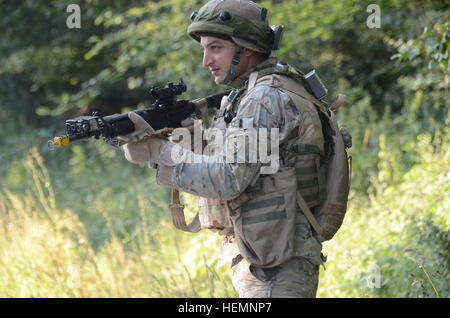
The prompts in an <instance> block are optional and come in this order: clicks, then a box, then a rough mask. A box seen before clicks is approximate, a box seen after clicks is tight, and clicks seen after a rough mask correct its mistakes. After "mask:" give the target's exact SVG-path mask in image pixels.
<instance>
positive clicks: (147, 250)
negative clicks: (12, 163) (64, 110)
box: [0, 135, 450, 297]
mask: <svg viewBox="0 0 450 318" xmlns="http://www.w3.org/2000/svg"><path fill="white" fill-rule="evenodd" d="M409 147H410V148H411V149H414V151H415V152H416V156H417V158H416V163H415V165H414V166H413V167H412V168H411V169H409V171H408V172H407V173H405V174H403V175H401V176H398V177H397V179H399V180H398V181H397V182H391V181H390V180H391V178H390V177H389V171H391V169H392V160H391V159H389V156H385V153H384V152H386V145H385V140H384V137H383V136H382V135H380V137H379V148H380V150H379V153H378V155H379V162H378V167H379V171H378V174H377V175H376V177H374V178H373V179H372V181H371V182H372V188H373V191H370V195H369V196H366V195H363V194H361V193H357V192H352V193H351V200H350V205H349V210H348V215H347V216H346V219H345V221H344V225H343V227H342V228H341V230H340V231H339V232H338V234H337V235H336V236H335V238H333V239H332V240H331V241H329V242H325V243H324V253H325V254H326V255H327V256H328V261H327V263H326V264H325V265H326V270H323V269H321V273H320V283H319V290H318V297H448V296H449V287H448V283H447V282H448V280H449V278H450V277H449V272H448V265H449V264H448V263H449V255H448V251H449V250H450V249H449V241H450V240H449V238H450V237H449V236H450V235H449V233H450V232H449V216H448V211H449V209H450V200H449V197H448V193H450V191H449V190H450V189H449V188H450V173H449V171H450V169H449V162H450V148H449V143H448V140H447V136H446V135H443V136H441V137H439V138H434V139H433V140H432V139H431V137H430V136H428V135H422V136H420V137H419V138H417V140H416V141H414V142H413V143H412V144H411V145H409ZM76 151H81V152H83V155H81V154H79V155H78V156H81V159H79V158H78V159H77V160H78V161H77V163H76V165H73V166H72V168H73V169H75V168H76V167H78V165H80V164H81V165H82V164H83V160H87V161H86V162H89V160H88V159H86V158H87V157H88V156H89V154H88V151H85V150H76ZM102 151H107V150H102ZM83 156H84V157H85V159H83ZM111 156H112V157H114V156H116V155H115V154H113V155H111ZM117 156H119V154H118V155H117ZM113 159H115V160H117V158H113ZM113 159H111V160H113ZM22 164H23V169H24V172H23V175H24V176H25V177H26V179H27V180H28V182H27V183H26V186H24V188H23V189H21V190H20V191H19V190H11V189H9V188H7V187H5V188H3V189H2V192H1V196H0V220H1V226H0V296H1V297H236V296H237V294H236V292H235V291H234V290H233V287H232V284H231V280H230V276H229V267H228V266H225V267H223V268H218V267H217V257H218V247H219V240H220V238H219V236H218V235H217V234H214V233H211V232H209V231H201V232H200V233H199V234H191V233H184V232H181V231H178V230H175V228H174V227H173V225H172V224H171V221H170V216H169V214H168V208H167V189H162V190H161V189H159V191H160V192H155V191H157V188H156V186H155V185H154V180H153V172H151V170H149V169H147V168H140V167H137V166H134V165H128V166H124V169H123V170H122V171H117V175H115V177H117V178H118V179H119V180H122V181H121V182H117V184H111V188H112V190H111V189H109V190H108V189H105V190H104V191H100V190H99V191H98V192H94V193H95V195H93V197H92V198H90V199H89V198H88V199H87V201H85V202H87V203H84V205H83V203H82V202H83V200H84V199H85V198H86V196H87V194H88V192H89V191H93V190H92V188H88V189H83V187H82V185H86V184H87V183H86V182H88V183H89V182H95V177H96V175H95V173H94V172H92V171H93V170H91V169H105V176H106V175H107V174H108V173H111V171H110V169H112V168H111V167H110V168H108V167H107V166H102V164H101V163H100V164H99V166H100V168H99V167H98V166H94V165H89V164H88V165H85V166H83V167H84V168H83V169H81V168H80V170H79V171H75V172H74V171H71V173H70V176H72V177H73V176H74V175H78V176H79V180H80V182H81V185H78V186H74V189H80V190H79V193H77V191H74V190H73V188H71V186H66V188H64V189H65V190H66V191H68V192H70V193H65V194H62V193H61V188H59V190H55V189H54V188H53V184H59V183H61V182H63V181H64V179H59V180H58V178H57V176H58V174H56V173H54V171H53V172H52V173H49V172H48V171H47V168H46V164H45V163H44V159H43V157H42V156H41V154H40V153H39V151H37V150H36V149H34V150H32V151H31V152H30V153H29V154H28V156H27V157H26V159H24V160H23V162H22ZM119 164H124V163H122V162H120V160H119V163H111V166H112V167H113V168H114V169H115V168H117V166H118V165H119ZM397 164H401V163H400V162H397ZM130 167H131V168H130ZM77 169H79V168H77ZM127 169H130V170H127ZM141 169H145V170H144V171H145V174H148V175H147V176H145V177H144V178H142V179H140V178H138V177H135V174H136V173H137V174H140V175H141V177H142V174H143V173H142V170H141ZM89 171H91V173H89ZM147 171H149V172H147ZM127 176H128V180H133V181H134V182H135V183H133V182H129V183H128V184H127V183H126V184H127V186H124V181H123V180H127V179H123V178H126V177H127ZM105 178H106V177H105ZM108 180H111V178H109V179H106V180H104V182H106V183H107V182H108ZM152 184H153V185H152ZM146 187H147V188H146ZM120 191H123V192H125V193H122V194H121V193H118V192H120ZM108 195H111V196H112V197H111V200H110V201H107V200H105V198H106V197H107V196H108ZM61 200H67V201H65V202H63V203H61V202H60V201H61ZM72 200H75V201H72ZM184 200H185V203H186V206H187V212H188V213H187V214H188V215H189V217H192V216H193V215H194V210H195V208H194V207H195V198H194V197H192V196H190V195H185V196H184ZM71 202H75V203H73V206H74V207H73V208H70V204H71ZM76 208H80V209H81V210H82V213H80V211H77V210H76ZM89 232H91V234H90V233H89ZM92 233H94V234H92Z"/></svg>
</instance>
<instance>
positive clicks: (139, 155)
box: [119, 112, 168, 164]
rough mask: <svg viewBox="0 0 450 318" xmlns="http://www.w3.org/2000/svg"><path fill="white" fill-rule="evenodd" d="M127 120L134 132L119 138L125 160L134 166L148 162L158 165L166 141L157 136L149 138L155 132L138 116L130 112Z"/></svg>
mask: <svg viewBox="0 0 450 318" xmlns="http://www.w3.org/2000/svg"><path fill="white" fill-rule="evenodd" d="M128 118H130V120H131V121H132V122H133V123H134V126H135V131H134V132H132V133H130V134H127V135H124V136H119V140H120V141H121V142H123V143H122V145H121V147H122V149H123V151H124V153H125V158H126V159H127V160H128V161H130V162H132V163H136V164H140V163H146V162H149V161H151V162H154V163H159V160H160V159H159V155H160V153H161V148H162V147H163V146H164V144H166V143H167V142H168V141H167V140H164V139H161V138H159V137H158V136H154V137H151V138H149V137H150V136H151V135H152V134H154V132H155V130H154V129H153V128H152V127H151V126H150V125H149V124H148V123H147V122H146V121H145V119H143V118H142V117H141V116H139V115H138V114H136V113H134V112H130V113H128Z"/></svg>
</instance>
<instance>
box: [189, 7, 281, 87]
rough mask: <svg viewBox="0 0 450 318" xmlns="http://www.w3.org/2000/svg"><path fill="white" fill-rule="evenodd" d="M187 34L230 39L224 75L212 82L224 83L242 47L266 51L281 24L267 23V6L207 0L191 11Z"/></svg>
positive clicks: (273, 45) (277, 38)
mask: <svg viewBox="0 0 450 318" xmlns="http://www.w3.org/2000/svg"><path fill="white" fill-rule="evenodd" d="M191 21H192V22H191V24H190V25H189V27H188V30H187V32H188V34H189V36H191V37H192V38H193V39H195V40H196V41H200V36H201V35H212V36H217V37H222V38H226V39H230V40H231V41H233V42H234V43H235V44H236V45H237V47H236V51H235V54H234V57H233V62H232V65H231V67H230V70H229V72H228V74H227V75H225V76H224V77H223V78H221V79H219V81H216V83H220V84H227V82H229V81H230V80H231V78H232V76H233V75H234V74H235V72H236V68H237V64H239V56H240V53H241V51H242V49H243V48H247V49H250V50H253V51H256V52H260V53H263V54H266V55H267V56H269V55H270V53H271V51H272V50H277V49H278V48H279V44H280V42H281V38H282V34H283V29H284V27H282V26H274V27H270V26H269V21H268V20H267V9H266V8H260V7H259V6H258V5H257V4H256V3H254V2H253V1H248V0H211V1H209V2H208V3H206V4H205V5H204V6H203V7H202V8H201V9H200V11H199V12H193V13H192V15H191Z"/></svg>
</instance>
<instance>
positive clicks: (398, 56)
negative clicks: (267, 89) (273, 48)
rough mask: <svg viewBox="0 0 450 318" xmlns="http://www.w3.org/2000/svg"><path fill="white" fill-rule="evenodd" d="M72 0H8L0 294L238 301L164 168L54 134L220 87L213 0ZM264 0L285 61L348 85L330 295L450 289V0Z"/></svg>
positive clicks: (4, 10) (1, 88)
mask: <svg viewBox="0 0 450 318" xmlns="http://www.w3.org/2000/svg"><path fill="white" fill-rule="evenodd" d="M73 2H74V1H68V0H67V1H62V0H58V1H56V0H54V1H31V0H25V1H22V2H20V3H19V2H13V1H6V0H0V28H1V30H2V32H1V33H0V122H1V127H2V129H1V131H0V159H1V165H0V222H1V226H0V296H2V297H18V296H21V297H48V296H54V297H64V296H69V297H235V296H236V293H235V291H234V290H233V288H232V285H231V281H230V279H229V270H228V268H218V267H217V249H218V248H217V247H218V244H219V241H218V240H219V237H218V236H217V235H215V234H213V233H208V232H206V231H205V232H204V233H200V234H198V235H190V234H186V233H181V232H178V231H175V229H173V227H172V226H171V224H170V216H169V211H168V208H167V202H168V201H169V192H168V189H164V188H159V187H157V186H156V185H155V182H154V171H153V170H151V169H147V168H141V167H139V166H135V165H130V164H129V163H128V162H127V161H126V160H125V159H124V158H123V155H122V154H121V153H120V151H115V150H113V149H112V148H110V147H109V146H107V145H105V144H104V143H103V142H102V141H94V140H91V141H88V142H84V143H81V142H80V143H79V144H74V145H72V146H71V147H69V148H67V149H62V150H59V151H54V152H51V151H49V150H48V148H47V146H46V141H47V140H48V139H50V138H52V136H54V135H57V134H61V133H63V129H64V124H63V123H64V121H65V119H67V118H70V117H73V116H76V115H79V114H86V113H90V112H91V111H93V110H98V111H100V112H101V113H102V114H104V115H107V114H112V113H117V112H124V111H127V110H130V109H134V108H137V107H145V106H147V105H148V104H149V103H150V102H151V100H150V98H149V94H148V90H149V88H150V87H152V86H155V85H159V86H162V85H165V84H166V83H167V82H169V81H172V82H174V81H177V80H178V78H179V77H183V79H184V81H185V82H186V83H187V85H188V91H187V92H186V93H185V96H184V98H187V99H189V98H195V97H199V96H205V95H207V94H210V93H213V92H217V91H218V89H220V90H222V89H223V88H222V87H219V88H218V87H217V86H215V85H214V84H213V81H212V80H211V78H210V75H209V74H208V72H207V70H206V69H204V68H202V67H201V50H200V47H199V46H198V44H196V43H195V41H192V40H191V39H189V38H188V36H187V35H186V26H187V24H188V22H189V16H190V13H191V12H192V11H194V10H198V8H199V7H200V6H201V4H202V3H203V1H197V0H184V1H182V0H165V1H136V0H134V1H124V0H116V1H100V0H84V1H78V2H77V3H78V4H79V5H80V7H81V28H80V29H69V28H67V27H66V19H67V17H68V16H69V13H67V12H66V8H67V6H68V5H69V4H70V3H73ZM257 2H259V3H260V4H261V5H263V6H265V7H267V8H268V9H269V18H270V20H271V24H283V25H285V26H286V32H285V36H284V39H283V46H282V48H281V50H280V51H279V52H277V56H278V57H279V58H280V59H282V60H284V61H286V62H288V63H290V64H292V65H294V66H296V67H298V68H300V69H301V70H302V71H305V72H306V71H309V70H310V69H311V68H315V69H317V70H318V72H319V74H320V76H321V78H322V80H323V82H324V83H325V84H326V85H327V87H328V89H329V96H330V98H332V97H333V96H335V95H336V94H337V93H345V94H346V95H347V104H346V105H345V106H344V107H343V109H342V110H340V112H339V114H338V116H339V122H340V124H342V125H343V126H346V127H347V128H348V129H349V130H350V132H351V133H352V135H353V148H352V149H351V151H350V152H351V155H352V156H353V173H352V191H351V200H350V206H349V212H348V216H347V217H346V220H345V222H344V225H343V228H342V229H341V230H340V232H339V233H338V234H337V235H336V237H335V238H334V239H333V240H332V241H329V242H326V243H324V252H325V254H327V255H328V262H327V263H326V270H323V269H322V270H321V282H320V284H319V291H318V296H319V297H437V296H440V297H448V295H449V286H448V283H447V282H448V281H449V276H450V275H449V271H448V268H449V255H448V253H449V250H450V249H449V247H450V246H449V238H450V234H449V216H448V211H449V208H450V203H449V199H448V197H449V196H448V193H449V187H450V177H449V141H448V136H449V134H448V132H449V131H448V123H449V122H448V115H449V107H448V101H449V91H448V90H449V82H450V79H449V73H448V57H449V56H448V46H449V34H448V33H449V15H450V10H449V9H448V6H447V5H446V3H445V1H406V0H395V1H394V0H386V1H356V0H340V1H332V0H321V1H312V0H304V1H291V0H284V1H275V0H272V1H257ZM370 3H377V4H378V5H379V6H380V8H381V28H379V29H377V28H375V29H369V28H368V27H367V24H366V20H367V18H368V17H369V15H370V14H371V12H367V11H366V9H367V6H368V5H369V4H370ZM184 199H185V201H186V203H187V205H188V207H189V210H190V213H191V215H193V213H194V210H195V208H194V206H195V199H194V198H193V197H191V196H187V195H186V196H185V197H184ZM371 286H372V288H370V287H371Z"/></svg>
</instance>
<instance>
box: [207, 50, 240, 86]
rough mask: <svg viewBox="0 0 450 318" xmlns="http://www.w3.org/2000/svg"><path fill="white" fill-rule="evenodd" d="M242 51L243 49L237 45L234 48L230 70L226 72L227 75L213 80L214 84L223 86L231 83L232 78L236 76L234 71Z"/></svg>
mask: <svg viewBox="0 0 450 318" xmlns="http://www.w3.org/2000/svg"><path fill="white" fill-rule="evenodd" d="M242 51H243V48H242V47H240V46H239V45H237V46H236V48H235V49H234V55H233V59H232V60H231V66H230V69H229V70H228V73H227V74H225V75H224V76H221V77H218V78H216V79H215V80H214V82H216V84H224V85H228V84H229V83H231V81H232V78H233V76H234V75H235V74H236V70H237V67H238V64H239V60H240V58H241V52H242Z"/></svg>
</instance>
